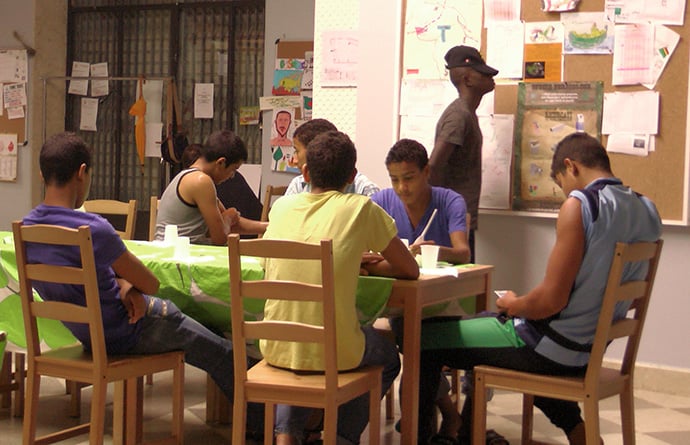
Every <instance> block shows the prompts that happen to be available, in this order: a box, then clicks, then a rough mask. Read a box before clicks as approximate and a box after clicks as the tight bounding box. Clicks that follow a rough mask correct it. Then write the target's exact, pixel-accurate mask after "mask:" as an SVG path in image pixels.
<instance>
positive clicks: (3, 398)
mask: <svg viewBox="0 0 690 445" xmlns="http://www.w3.org/2000/svg"><path fill="white" fill-rule="evenodd" d="M0 388H3V389H2V390H1V392H0V408H9V407H10V406H12V353H11V352H9V351H5V353H4V355H3V361H2V368H0Z"/></svg>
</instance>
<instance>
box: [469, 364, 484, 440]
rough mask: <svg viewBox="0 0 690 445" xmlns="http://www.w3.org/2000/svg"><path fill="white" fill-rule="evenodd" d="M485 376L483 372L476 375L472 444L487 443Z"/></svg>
mask: <svg viewBox="0 0 690 445" xmlns="http://www.w3.org/2000/svg"><path fill="white" fill-rule="evenodd" d="M484 383H485V381H484V375H483V374H482V373H481V372H476V370H475V373H474V393H473V395H474V398H473V401H472V408H473V414H472V443H476V444H479V443H484V442H485V441H486V387H485V386H484Z"/></svg>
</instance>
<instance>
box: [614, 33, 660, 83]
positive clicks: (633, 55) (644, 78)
mask: <svg viewBox="0 0 690 445" xmlns="http://www.w3.org/2000/svg"><path fill="white" fill-rule="evenodd" d="M653 46H654V25H651V24H643V23H637V24H631V25H616V32H615V43H614V50H613V75H612V81H611V83H612V84H613V85H634V84H637V83H642V84H644V83H651V82H652V81H653V78H652V54H653Z"/></svg>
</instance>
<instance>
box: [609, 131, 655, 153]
mask: <svg viewBox="0 0 690 445" xmlns="http://www.w3.org/2000/svg"><path fill="white" fill-rule="evenodd" d="M650 138H653V136H651V137H650V135H648V134H632V133H615V134H611V135H609V138H608V142H607V143H606V150H607V151H609V152H612V153H622V154H627V155H634V156H647V153H648V151H649V140H650Z"/></svg>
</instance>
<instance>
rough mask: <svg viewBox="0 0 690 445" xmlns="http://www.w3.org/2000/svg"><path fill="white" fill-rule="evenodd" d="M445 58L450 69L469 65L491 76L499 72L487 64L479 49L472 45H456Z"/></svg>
mask: <svg viewBox="0 0 690 445" xmlns="http://www.w3.org/2000/svg"><path fill="white" fill-rule="evenodd" d="M445 59H446V68H448V69H451V68H457V67H461V66H469V67H470V68H472V69H473V70H475V71H478V72H480V73H482V74H488V75H489V76H495V75H496V74H498V70H497V69H495V68H491V67H490V66H489V65H487V64H486V62H484V59H482V55H481V54H479V51H477V49H476V48H472V47H471V46H465V45H460V46H454V47H452V48H451V49H449V50H448V52H447V53H446V57H445Z"/></svg>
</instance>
